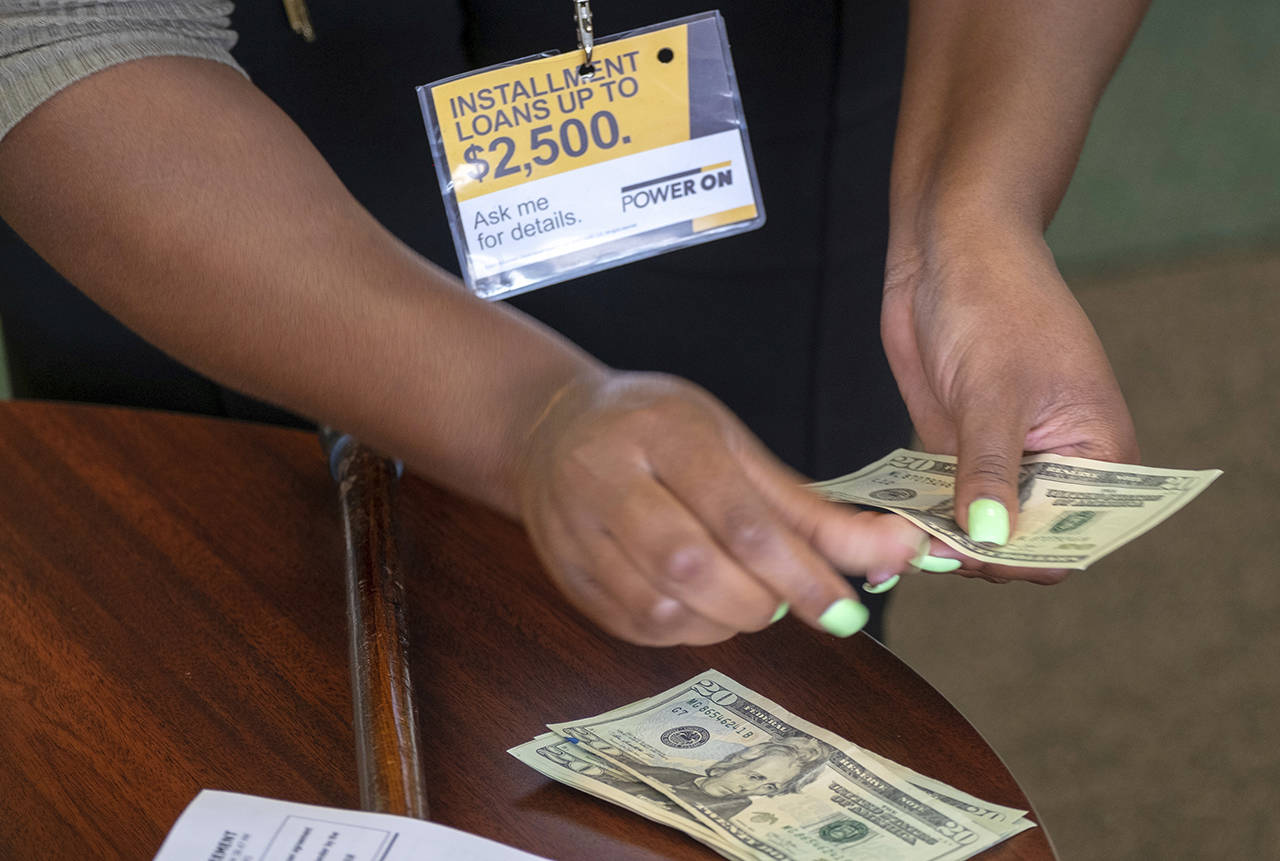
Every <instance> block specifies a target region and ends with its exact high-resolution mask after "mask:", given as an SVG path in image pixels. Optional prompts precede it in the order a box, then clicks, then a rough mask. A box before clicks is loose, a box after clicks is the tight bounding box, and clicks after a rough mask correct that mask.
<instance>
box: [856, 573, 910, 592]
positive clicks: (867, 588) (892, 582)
mask: <svg viewBox="0 0 1280 861" xmlns="http://www.w3.org/2000/svg"><path fill="white" fill-rule="evenodd" d="M901 579H902V577H900V576H899V575H897V574H894V575H893V576H892V577H890V578H889V579H888V580H885V581H884V582H883V583H877V584H876V585H874V586H872V585H871V584H870V583H863V584H862V591H863V592H869V593H870V594H872V595H879V594H880V593H881V592H888V591H889V590H890V589H892V588H893V587H894V586H897V585H898V581H899V580H901Z"/></svg>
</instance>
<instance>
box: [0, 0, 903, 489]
mask: <svg viewBox="0 0 1280 861" xmlns="http://www.w3.org/2000/svg"><path fill="white" fill-rule="evenodd" d="M716 5H717V6H718V8H720V10H721V11H722V13H723V14H724V16H725V20H726V27H727V30H728V34H729V40H730V44H731V47H732V50H733V57H734V62H735V66H736V70H737V75H738V81H739V85H740V87H741V91H742V101H743V106H744V109H745V112H746V117H747V124H748V128H749V131H750V134H751V141H752V147H753V149H754V152H755V159H756V166H757V170H758V173H759V176H760V182H761V186H762V193H763V197H764V203H765V208H766V211H767V213H768V223H767V224H766V225H765V227H764V228H762V229H761V230H759V231H755V232H751V233H747V234H742V235H739V236H735V237H731V238H728V239H723V240H719V241H716V242H711V243H708V244H705V245H701V246H697V247H695V248H690V249H686V250H682V251H678V252H674V253H671V254H667V255H663V256H661V257H657V258H653V259H650V260H646V261H642V262H639V263H633V264H631V265H628V266H625V267H622V268H620V269H615V270H611V271H608V272H603V273H598V274H596V275H593V276H589V277H585V278H582V279H580V280H577V281H574V282H570V283H566V284H560V285H556V286H552V287H549V288H545V289H543V290H540V291H536V292H534V293H530V294H526V295H523V296H520V297H517V298H515V299H513V300H511V303H512V304H513V305H516V306H518V307H520V308H522V309H523V310H525V311H527V312H529V313H530V314H533V315H534V316H536V317H538V318H540V319H542V320H544V321H546V322H547V323H549V324H550V325H551V326H553V327H555V328H556V329H558V330H560V331H561V332H563V333H564V334H565V335H567V336H568V337H569V338H571V339H572V340H574V341H576V342H577V343H578V344H580V345H582V346H583V347H584V348H586V349H587V350H588V351H590V352H591V353H593V354H595V355H596V356H598V357H599V358H601V359H602V360H604V361H605V362H607V363H609V364H611V365H613V366H615V367H619V368H635V369H645V370H662V371H669V372H672V373H676V374H680V375H682V376H685V377H688V378H690V379H692V380H694V381H696V382H698V383H700V384H701V385H703V386H705V387H706V388H708V389H710V390H711V391H712V392H713V393H715V394H716V395H717V396H719V397H720V398H722V399H723V400H724V401H725V402H726V403H727V404H728V405H729V406H730V407H731V408H732V409H733V410H735V411H736V412H737V413H738V414H739V415H741V416H742V417H743V418H744V419H745V420H746V421H747V423H748V424H749V425H750V426H751V427H752V428H753V429H754V430H755V431H756V432H757V433H758V434H759V435H760V436H761V437H762V438H763V439H764V441H765V443H766V444H767V445H769V446H770V447H771V448H772V449H773V450H774V451H776V452H777V453H778V454H780V455H781V456H782V457H783V458H784V459H785V460H787V461H789V462H790V463H791V464H793V465H794V466H796V467H797V468H799V469H801V470H803V471H805V472H807V473H809V474H811V475H815V476H817V477H823V478H825V477H829V476H832V475H836V474H839V473H842V472H846V471H848V470H850V469H852V468H854V467H856V466H860V465H862V464H863V463H865V462H867V461H869V460H871V459H873V458H874V457H877V456H879V455H881V454H883V453H884V452H885V451H887V450H888V449H890V448H893V447H894V446H896V445H900V444H901V443H902V442H903V440H904V439H905V437H906V429H907V420H906V413H905V410H904V408H903V406H902V404H901V401H900V399H899V397H898V394H897V390H896V388H895V386H894V384H893V381H892V378H891V377H890V375H889V372H888V366H887V363H886V362H885V359H884V356H883V352H882V350H881V347H880V339H879V304H880V302H879V300H880V288H881V283H882V277H883V268H884V253H885V244H886V237H887V209H888V175H889V163H890V156H891V149H892V141H893V132H894V126H895V122H896V117H897V105H898V97H899V89H900V81H901V75H902V55H903V44H904V39H905V29H906V9H905V6H906V4H905V3H901V2H885V0H872V2H862V3H842V2H832V0H810V2H796V3H768V2H754V3H753V2H745V0H723V2H720V3H718V4H716ZM309 7H310V9H311V14H312V20H313V22H314V24H315V27H316V31H317V34H318V40H317V41H316V42H315V43H313V44H306V43H304V42H303V41H302V40H301V39H299V38H298V37H297V36H295V35H294V34H293V33H292V32H291V31H290V30H289V28H288V26H287V25H286V23H285V19H284V14H283V11H282V8H281V6H280V4H279V3H272V2H244V3H241V4H239V6H238V8H237V9H236V12H235V13H234V15H233V19H232V24H233V27H234V28H235V29H236V30H237V31H238V32H239V34H240V41H239V44H238V45H237V47H236V49H235V51H234V54H235V56H236V58H237V60H238V61H239V62H240V63H241V64H242V65H243V66H244V68H245V69H246V70H248V72H249V73H250V75H251V76H252V77H253V80H254V82H255V83H256V84H257V85H258V86H259V87H260V88H261V89H263V90H264V91H265V92H266V93H267V94H268V95H269V96H270V97H271V98H272V99H274V100H275V101H276V102H277V103H278V104H279V105H280V106H281V107H282V108H284V110H285V111H286V112H288V113H289V114H290V115H291V116H292V117H293V118H294V119H295V121H297V122H298V124H299V125H300V126H301V127H302V129H303V131H304V132H306V134H307V135H308V136H309V137H310V138H311V140H312V141H313V142H314V143H315V144H316V146H317V147H318V148H319V150H320V151H321V152H322V153H323V154H324V156H325V157H326V158H327V159H328V160H329V162H330V164H332V165H333V167H334V169H335V170H336V171H337V173H338V175H339V176H340V177H341V178H342V179H343V181H344V182H345V183H346V185H347V187H348V188H349V189H351V191H352V193H353V194H354V195H355V196H356V197H357V198H358V199H359V200H360V202H361V203H362V204H363V205H365V206H366V207H367V208H368V209H369V210H370V211H371V212H372V213H373V214H374V215H375V216H376V217H377V218H378V219H379V220H381V221H382V223H383V224H385V225H386V226H387V227H388V228H389V229H390V230H391V231H392V232H394V233H395V234H396V235H398V236H399V237H400V238H401V239H403V240H404V241H405V242H407V243H408V244H409V245H411V246H413V247H414V248H416V249H418V250H419V251H420V252H422V253H423V254H425V255H426V256H427V257H429V258H431V259H432V260H435V261H437V262H439V263H441V264H442V265H446V266H449V267H452V268H453V269H454V270H455V271H456V268H457V266H456V256H455V252H454V248H453V243H452V240H451V238H450V235H449V230H448V226H447V224H446V222H445V218H444V208H443V205H442V203H441V200H440V194H439V187H438V185H437V183H436V179H435V175H434V172H433V169H432V166H431V157H430V150H429V148H428V142H427V137H426V133H425V131H424V129H423V124H422V118H421V115H420V113H419V109H418V104H417V100H416V96H415V93H414V86H415V85H418V84H423V83H429V82H430V81H433V80H436V79H438V78H442V77H446V76H449V75H453V74H457V73H459V72H462V71H466V70H468V69H472V68H477V67H480V66H486V65H491V64H494V63H498V62H502V61H506V60H511V59H515V58H517V57H522V56H526V55H530V54H534V53H537V52H539V51H543V50H547V49H551V48H559V49H562V50H569V49H571V48H573V47H574V42H575V30H574V25H573V20H572V14H571V13H572V10H571V6H570V4H569V3H567V2H563V0H546V2H540V3H530V2H527V0H455V2H441V3H430V4H409V3H392V2H377V0H374V2H362V3H352V2H350V0H309ZM704 8H705V7H702V6H699V5H697V4H691V3H687V2H685V3H679V2H674V0H643V1H642V2H628V3H617V2H610V1H609V0H597V2H596V4H595V7H594V13H595V24H596V32H597V34H599V35H602V36H603V35H606V34H609V33H613V32H618V31H622V30H628V29H632V28H635V27H640V26H645V25H649V24H654V23H658V22H660V21H665V20H668V19H671V18H676V17H681V16H683V15H688V14H691V13H694V12H699V11H703V10H704ZM299 217H300V218H305V217H306V214H305V213H299ZM0 272H3V273H4V275H3V281H4V282H5V283H4V286H3V288H0V319H2V320H3V323H4V329H5V338H6V347H7V349H8V352H9V361H10V368H11V373H12V375H13V381H14V389H15V394H17V395H19V396H25V397H46V398H58V399H69V400H87V401H94V402H105V403H123V404H132V405H139V406H150V407H161V408H167V409H177V410H185V411H192V412H202V413H210V414H215V415H216V414H225V415H232V416H237V417H242V418H258V419H264V420H283V419H286V416H285V414H283V413H281V412H279V411H275V410H273V409H271V408H268V407H266V406H265V405H261V404H257V403H255V402H252V401H250V400H249V399H247V398H243V397H242V396H239V395H237V394H235V393H233V392H229V391H227V390H225V389H222V388H221V387H219V386H216V385H214V384H213V383H210V382H209V381H207V380H204V379H203V378H200V377H198V376H197V375H195V374H194V373H192V372H191V371H189V370H187V369H185V368H183V367H182V366H180V365H178V364H177V363H175V362H174V361H172V360H171V359H169V358H167V357H165V356H164V355H163V354H161V353H160V352H159V351H158V350H156V349H154V348H152V347H150V346H149V345H147V344H145V343H143V342H142V341H141V340H140V339H138V338H137V337H135V336H134V335H132V334H131V333H129V332H128V331H127V330H125V329H124V328H123V327H121V326H120V325H119V324H118V323H116V322H115V321H114V320H113V319H112V318H111V317H109V316H108V315H106V314H105V313H103V312H102V311H101V310H99V309H98V308H97V307H96V306H94V305H93V304H92V303H91V302H90V301H88V300H87V299H85V298H84V297H83V296H81V295H80V294H79V293H77V292H76V291H75V290H74V289H73V288H71V287H70V286H69V285H67V284H66V283H65V282H63V281H62V280H61V279H60V278H59V277H58V276H57V275H56V274H55V273H53V272H52V270H50V269H49V268H48V267H47V266H45V265H44V264H43V263H42V262H41V261H39V259H38V258H36V257H35V255H34V254H33V253H32V252H30V250H28V249H26V247H25V246H24V245H22V243H21V241H20V240H18V239H17V238H16V237H14V236H13V235H12V234H11V233H7V232H6V235H5V236H4V237H3V238H2V240H0ZM287 358H288V357H286V356H282V357H281V361H287Z"/></svg>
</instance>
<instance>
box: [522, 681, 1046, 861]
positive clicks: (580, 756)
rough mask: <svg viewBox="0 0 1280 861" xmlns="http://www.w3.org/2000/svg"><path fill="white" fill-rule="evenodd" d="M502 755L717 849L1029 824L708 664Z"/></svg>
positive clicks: (996, 837)
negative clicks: (797, 712)
mask: <svg viewBox="0 0 1280 861" xmlns="http://www.w3.org/2000/svg"><path fill="white" fill-rule="evenodd" d="M548 726H549V727H550V728H551V730H552V731H553V732H554V733H556V735H557V736H558V739H557V738H552V737H547V736H540V737H539V738H537V739H534V740H533V741H531V742H528V743H526V744H524V745H520V746H519V747H516V748H513V749H512V750H511V751H510V753H511V754H512V755H513V756H515V757H516V758H518V759H520V760H521V761H522V762H525V763H526V764H528V765H530V766H532V767H533V768H535V769H537V770H538V771H540V772H542V773H543V774H545V775H547V776H549V777H552V778H553V779H555V780H558V781H560V782H562V783H565V784H567V785H569V786H574V787H576V788H578V789H581V790H583V791H586V792H588V793H590V794H592V795H596V796H598V797H600V798H604V799H607V800H609V801H612V802H614V803H615V804H619V805H621V806H623V807H626V808H628V809H630V810H633V811H635V812H637V813H639V814H640V815H642V816H646V817H648V818H650V819H653V820H655V821H658V822H662V823H664V824H667V825H670V826H672V827H674V828H678V829H680V830H681V831H684V832H685V833H687V834H689V835H690V836H692V837H694V838H695V839H698V840H701V841H702V842H704V843H706V844H707V845H708V846H710V847H711V848H712V849H714V850H716V851H717V852H719V853H720V854H722V855H726V856H728V857H732V858H743V859H793V860H794V861H817V859H827V861H849V859H877V861H932V859H943V858H945V859H949V861H952V860H953V861H960V859H964V858H969V857H971V856H973V855H975V854H977V853H979V852H981V851H982V850H984V849H986V848H988V847H990V846H993V845H995V844H996V843H999V842H1000V841H1002V840H1004V839H1006V838H1008V837H1010V836H1012V835H1013V834H1016V833H1018V832H1020V831H1023V830H1025V829H1027V828H1033V827H1035V826H1034V823H1032V822H1031V821H1030V820H1028V819H1026V818H1025V811H1021V810H1014V809H1012V808H1008V807H1003V806H1001V805H996V804H990V803H988V802H985V801H982V800H981V799H978V798H975V797H974V796H972V795H969V794H968V793H965V792H962V791H961V790H958V789H955V788H953V787H950V786H947V785H946V784H944V783H941V782H939V781H934V780H932V779H930V778H927V777H924V776H923V775H919V774H916V773H915V772H913V771H911V770H909V769H906V768H904V767H902V766H900V765H897V764H896V763H893V762H892V761H890V760H887V759H884V758H883V757H880V756H878V755H876V754H873V753H871V752H870V751H867V750H865V749H863V748H861V747H859V746H858V745H855V744H853V743H852V742H850V741H847V740H846V739H843V738H841V737H839V736H837V735H835V734H834V733H832V732H830V731H828V730H826V729H823V728H822V727H819V726H817V725H815V724H813V723H810V722H809V721H806V720H805V719H803V718H801V717H798V716H797V715H795V714H792V713H791V712H789V711H787V710H786V709H784V708H783V707H782V706H780V705H778V704H777V703H775V702H772V701H771V700H769V699H767V698H765V697H763V696H761V695H760V694H758V693H756V692H755V691H752V690H750V689H749V688H746V687H744V686H743V685H741V684H739V683H737V682H735V681H734V680H733V679H730V678H728V677H727V676H725V675H723V674H722V673H719V672H717V671H715V670H707V671H706V672H703V673H700V674H699V675H697V676H695V677H694V678H692V679H690V680H689V681H688V682H686V683H684V684H681V685H677V686H676V687H674V688H671V689H670V690H668V691H665V692H663V693H661V694H658V695H657V696H654V697H650V698H648V699H645V700H641V701H639V702H637V703H633V704H632V705H630V706H624V707H622V708H618V709H613V710H612V711H609V712H606V713H605V714H602V715H599V716H597V717H594V718H585V719H582V720H576V721H568V722H565V723H555V724H549V725H548Z"/></svg>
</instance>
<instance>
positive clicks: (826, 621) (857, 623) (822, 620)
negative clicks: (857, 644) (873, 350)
mask: <svg viewBox="0 0 1280 861" xmlns="http://www.w3.org/2000/svg"><path fill="white" fill-rule="evenodd" d="M870 618H871V611H869V610H868V609H867V608H866V607H865V606H863V605H862V604H859V603H858V602H857V601H855V600H853V599H852V598H841V599H840V600H839V601H836V602H835V603H834V604H832V605H831V606H830V607H828V608H827V609H826V612H824V613H823V614H822V615H821V616H819V617H818V624H819V625H821V626H822V627H823V628H824V629H825V630H826V631H827V633H828V634H834V635H835V636H837V637H852V636H853V635H854V634H856V633H858V632H859V631H861V630H862V629H863V627H865V626H866V624H867V620H868V619H870Z"/></svg>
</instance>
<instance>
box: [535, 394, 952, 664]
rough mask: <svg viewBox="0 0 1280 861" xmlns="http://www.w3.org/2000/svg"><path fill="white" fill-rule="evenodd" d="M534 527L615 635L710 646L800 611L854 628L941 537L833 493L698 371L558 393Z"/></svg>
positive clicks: (579, 596)
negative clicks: (760, 434) (813, 483)
mask: <svg viewBox="0 0 1280 861" xmlns="http://www.w3.org/2000/svg"><path fill="white" fill-rule="evenodd" d="M519 481H520V509H521V514H522V516H523V519H524V523H525V525H526V527H527V529H528V531H529V534H530V536H531V537H532V539H533V544H534V547H535V548H536V549H537V552H538V554H539V556H540V557H541V558H542V561H543V563H544V564H545V566H546V568H547V570H548V571H549V572H550V575H551V577H552V579H553V580H554V581H555V583H556V585H557V586H558V587H559V588H560V590H561V591H562V592H564V594H565V596H566V597H567V598H568V599H569V601H571V602H572V603H573V604H574V605H575V606H576V607H578V609H580V610H581V611H582V612H583V613H585V614H586V615H587V616H589V617H590V618H592V619H593V620H594V621H595V622H596V623H597V624H599V625H600V626H601V627H602V628H604V629H605V630H606V631H609V632H610V633H612V634H614V635H616V636H618V637H621V638H623V639H625V640H630V641H632V642H635V643H641V644H645V645H654V646H667V645H676V644H691V645H699V644H707V643H714V642H718V641H721V640H725V639H728V638H729V637H732V636H733V635H734V634H736V633H738V632H742V631H757V630H760V629H761V628H764V627H766V626H767V625H769V624H770V622H771V621H772V620H774V619H775V614H780V613H781V612H784V611H785V607H786V605H790V608H791V611H792V612H793V613H795V614H796V615H797V616H799V617H800V618H801V619H803V620H804V621H805V622H807V623H808V624H810V625H813V626H814V627H817V628H820V629H824V630H827V631H828V632H830V633H832V634H834V635H836V636H849V635H851V634H853V633H855V632H856V631H857V630H859V629H860V628H861V627H862V626H863V625H864V624H865V623H866V617H867V614H866V610H865V608H864V607H863V606H862V604H861V603H859V602H858V600H857V597H856V595H855V593H854V591H853V590H852V588H850V586H849V584H848V583H847V582H846V581H845V579H844V578H843V577H842V576H840V574H839V573H837V571H856V572H868V573H871V574H872V575H874V576H873V579H874V580H876V581H877V582H878V581H880V580H883V579H885V578H887V577H889V576H890V575H891V574H893V573H896V572H898V571H900V570H902V569H903V568H905V567H907V565H908V563H909V561H910V560H911V559H912V558H913V557H915V556H917V554H919V553H920V552H921V549H922V547H925V546H927V544H926V543H925V542H926V541H927V536H926V535H925V534H924V533H923V532H921V531H920V530H919V529H917V528H916V527H914V526H913V525H911V524H910V523H908V522H907V521H906V520H904V519H902V518H900V517H897V516H895V515H886V514H876V513H871V512H855V511H853V510H851V509H849V508H848V507H843V506H838V505H835V504H832V503H828V502H824V501H822V500H820V499H819V498H818V497H817V496H815V495H813V494H812V493H811V492H810V491H808V490H806V489H804V488H803V487H802V486H801V485H802V482H803V479H801V478H800V477H799V476H797V475H796V474H794V473H792V472H791V471H790V470H788V469H787V468H786V467H784V466H783V465H782V464H781V463H779V462H778V461H777V460H776V459H775V458H774V457H773V456H772V455H771V454H769V452H767V451H766V450H765V449H764V447H763V445H762V444H761V443H760V442H759V441H758V440H756V439H755V437H753V436H752V435H751V433H750V432H749V431H748V430H747V429H746V428H745V427H744V426H743V425H742V424H741V423H740V422H739V421H738V419H737V418H736V417H734V416H733V415H732V414H731V413H730V412H729V410H728V409H726V408H725V407H724V406H723V405H722V404H720V403H719V402H718V401H717V400H716V399H715V398H713V397H711V396H710V395H709V394H707V393H706V392H705V391H703V390H701V389H699V388H697V387H696V386H694V385H692V384H690V383H688V382H685V381H684V380H681V379H677V378H673V377H668V376H663V375H657V374H639V373H617V372H600V373H594V374H591V375H588V376H585V377H583V378H579V379H577V380H575V381H574V382H572V383H570V384H569V385H567V386H565V387H563V388H561V389H560V390H559V391H558V392H557V393H556V394H555V396H554V397H552V398H551V400H550V403H548V405H547V407H546V409H545V410H544V412H543V414H542V416H541V417H540V418H539V419H538V421H537V422H536V423H535V425H534V427H533V429H532V430H531V432H530V436H529V444H528V446H527V453H526V455H525V457H524V458H523V461H522V465H521V469H520V479H519Z"/></svg>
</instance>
